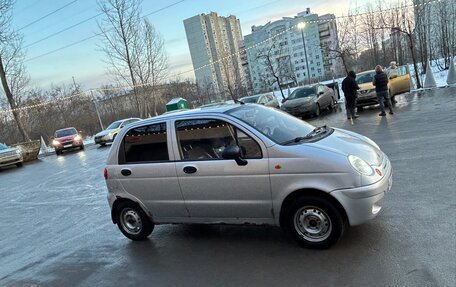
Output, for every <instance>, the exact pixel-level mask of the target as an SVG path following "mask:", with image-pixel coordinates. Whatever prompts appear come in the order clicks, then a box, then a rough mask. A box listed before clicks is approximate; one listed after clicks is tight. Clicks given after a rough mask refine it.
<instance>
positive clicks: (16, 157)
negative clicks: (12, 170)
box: [0, 143, 24, 167]
mask: <svg viewBox="0 0 456 287" xmlns="http://www.w3.org/2000/svg"><path fill="white" fill-rule="evenodd" d="M23 161H24V160H23V157H22V152H21V150H20V149H19V148H14V147H9V146H7V145H6V144H2V143H0V167H5V166H9V165H16V166H22V162H23Z"/></svg>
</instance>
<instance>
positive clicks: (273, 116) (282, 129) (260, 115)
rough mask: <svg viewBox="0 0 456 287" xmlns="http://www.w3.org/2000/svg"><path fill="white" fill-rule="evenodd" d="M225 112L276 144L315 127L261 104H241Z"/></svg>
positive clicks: (307, 132) (308, 131) (301, 134)
mask: <svg viewBox="0 0 456 287" xmlns="http://www.w3.org/2000/svg"><path fill="white" fill-rule="evenodd" d="M226 113H227V114H230V115H232V116H233V117H235V118H238V119H239V120H241V121H243V122H245V123H247V124H248V125H250V126H252V127H253V128H255V129H256V130H258V131H259V132H260V133H262V134H263V135H265V136H267V137H268V138H270V139H271V140H273V141H274V142H276V143H278V144H285V143H287V142H290V141H293V140H294V139H296V138H298V137H304V136H306V135H307V134H309V133H310V132H312V131H313V130H314V128H315V127H314V126H312V125H310V124H308V123H306V122H304V121H302V120H300V119H298V118H296V117H293V116H291V115H289V114H287V113H285V112H282V111H279V110H277V109H272V108H267V107H264V106H261V105H251V106H247V105H241V106H240V107H238V108H234V109H232V110H229V111H227V112H226Z"/></svg>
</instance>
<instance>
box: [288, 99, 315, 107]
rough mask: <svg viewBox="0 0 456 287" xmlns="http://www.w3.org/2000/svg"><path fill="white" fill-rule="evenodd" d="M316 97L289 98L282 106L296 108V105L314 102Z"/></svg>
mask: <svg viewBox="0 0 456 287" xmlns="http://www.w3.org/2000/svg"><path fill="white" fill-rule="evenodd" d="M314 98H315V97H305V98H299V99H293V100H288V101H286V102H285V103H283V104H282V106H283V107H285V108H294V107H297V106H300V105H303V104H306V103H309V102H312V101H313V100H314Z"/></svg>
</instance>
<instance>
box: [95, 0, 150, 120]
mask: <svg viewBox="0 0 456 287" xmlns="http://www.w3.org/2000/svg"><path fill="white" fill-rule="evenodd" d="M98 5H99V8H100V10H101V12H102V13H103V14H104V16H105V18H104V19H103V21H101V22H100V23H98V27H99V29H100V31H101V35H102V38H103V45H102V46H101V49H102V51H103V52H104V53H105V55H106V58H107V59H106V62H107V64H108V65H109V66H110V67H109V68H110V72H111V73H112V74H114V75H115V76H116V77H118V78H120V79H123V80H124V81H125V82H126V83H127V84H129V85H131V87H132V89H133V93H134V99H135V103H136V108H137V110H138V114H139V115H140V116H141V117H142V116H143V114H142V111H141V107H140V103H139V96H138V92H137V89H136V87H137V81H136V77H135V75H134V73H135V67H134V65H135V63H137V62H138V60H137V58H136V57H137V56H136V55H134V53H133V49H134V47H135V46H137V45H138V44H137V42H138V41H139V40H138V37H139V35H138V29H139V27H140V26H141V18H140V15H139V13H140V6H141V0H103V1H102V2H99V3H98Z"/></svg>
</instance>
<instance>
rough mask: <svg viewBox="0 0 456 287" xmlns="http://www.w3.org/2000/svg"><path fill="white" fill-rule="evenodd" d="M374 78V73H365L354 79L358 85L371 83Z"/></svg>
mask: <svg viewBox="0 0 456 287" xmlns="http://www.w3.org/2000/svg"><path fill="white" fill-rule="evenodd" d="M374 76H375V72H371V73H367V74H360V75H358V76H357V77H356V82H357V83H358V84H365V83H372V80H373V79H374Z"/></svg>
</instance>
